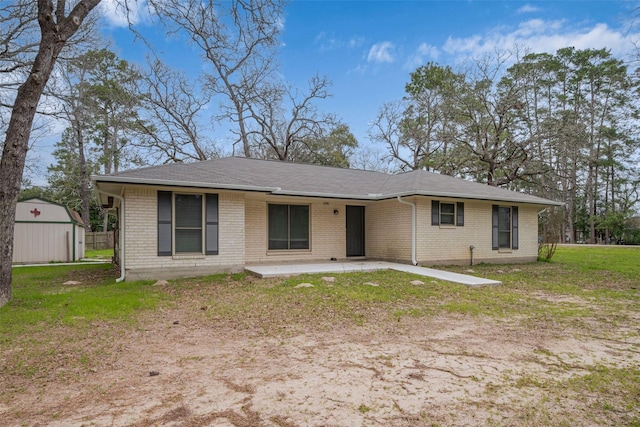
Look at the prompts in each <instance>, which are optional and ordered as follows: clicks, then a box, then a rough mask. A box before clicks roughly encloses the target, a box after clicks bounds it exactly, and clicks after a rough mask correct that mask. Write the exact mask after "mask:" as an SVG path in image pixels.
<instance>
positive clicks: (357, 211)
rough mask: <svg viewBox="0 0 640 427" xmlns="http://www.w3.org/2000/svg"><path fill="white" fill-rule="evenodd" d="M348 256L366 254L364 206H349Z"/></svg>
mask: <svg viewBox="0 0 640 427" xmlns="http://www.w3.org/2000/svg"><path fill="white" fill-rule="evenodd" d="M347 256H364V206H347Z"/></svg>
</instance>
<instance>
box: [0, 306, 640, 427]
mask: <svg viewBox="0 0 640 427" xmlns="http://www.w3.org/2000/svg"><path fill="white" fill-rule="evenodd" d="M197 306H198V304H196V303H194V304H193V305H192V307H191V308H189V307H188V306H187V307H185V306H184V305H183V308H174V309H171V310H167V309H165V310H157V311H155V312H154V313H152V314H150V315H148V316H146V318H145V319H144V320H143V321H142V322H141V324H140V325H138V326H137V327H135V328H128V329H126V330H120V331H114V330H111V329H110V328H109V326H108V325H102V326H101V327H100V326H99V327H97V328H96V329H95V330H94V332H93V333H91V334H89V335H88V336H87V337H85V338H84V339H82V340H79V341H76V342H74V343H66V344H63V345H59V344H58V347H57V348H55V349H52V351H54V352H57V355H56V357H54V358H46V359H44V360H47V361H48V362H47V363H48V365H49V366H47V367H46V369H43V370H42V371H41V373H40V374H38V375H36V376H34V377H32V378H29V379H25V378H24V377H23V376H11V375H8V376H7V375H3V380H2V382H3V383H4V384H3V385H2V388H3V389H4V390H5V396H9V397H8V398H5V399H3V401H2V404H1V405H0V415H1V416H2V418H3V423H7V425H14V424H23V423H25V422H26V423H27V424H30V425H50V426H68V425H109V426H127V425H131V426H156V425H172V426H240V427H244V426H281V427H282V426H287V427H292V426H347V427H348V426H362V425H367V426H431V425H485V424H489V423H490V424H492V425H515V424H518V425H522V424H524V425H536V424H548V423H549V421H550V420H554V419H557V417H560V418H561V419H563V420H567V419H570V420H573V421H575V422H577V423H578V424H581V425H589V424H597V423H594V422H593V419H591V418H585V415H584V410H585V408H587V407H588V405H590V404H591V403H590V402H589V401H588V400H585V398H584V397H583V396H581V395H579V394H575V393H572V392H570V391H567V392H566V393H559V394H557V393H556V391H557V390H553V389H550V388H552V387H553V386H554V385H558V384H561V382H562V381H563V380H567V379H570V378H574V377H577V376H582V375H585V374H586V373H587V372H588V370H589V367H590V366H596V365H606V366H616V367H618V368H624V367H625V366H634V365H635V366H637V365H638V363H639V362H640V355H639V354H638V351H637V349H638V347H639V346H640V342H639V340H638V338H637V334H636V335H635V336H634V337H632V338H629V337H628V336H627V338H624V339H623V338H622V337H619V339H617V340H616V339H613V338H611V337H612V336H615V335H616V331H615V330H611V328H609V330H608V331H607V337H608V338H607V339H604V338H599V337H598V336H594V335H590V336H580V335H579V334H578V333H577V331H570V330H556V329H554V328H553V327H552V325H548V324H544V323H540V324H538V325H536V326H534V327H531V325H530V324H528V326H523V325H522V324H521V323H520V322H518V321H517V320H511V321H498V320H495V319H490V318H477V317H462V316H454V315H450V316H442V315H440V316H437V317H421V318H413V317H403V318H401V319H400V320H399V321H395V322H390V321H389V320H388V319H383V318H382V317H381V318H380V321H379V322H376V321H373V322H368V323H367V324H366V325H364V326H349V325H341V324H340V322H338V324H336V325H334V327H333V328H332V329H331V330H327V329H326V328H314V327H313V326H309V327H308V330H307V331H306V332H304V333H297V332H293V333H283V334H275V335H274V334H266V333H264V332H261V331H260V329H258V328H247V327H244V326H242V327H239V326H238V325H233V324H228V323H226V322H224V321H216V320H213V321H212V320H211V319H208V318H207V317H206V316H204V315H203V312H202V310H199V309H197V308H195V307H197ZM176 321H178V323H176ZM59 332H60V333H61V334H62V333H63V330H60V331H59ZM627 335H628V333H627ZM58 338H61V337H58ZM51 339H52V346H53V345H54V342H55V341H56V339H55V337H52V338H51ZM89 348H91V349H93V350H94V352H89V354H90V357H89V359H90V361H89V362H87V363H86V365H82V364H80V368H77V367H76V368H74V369H67V367H66V365H67V364H65V358H73V357H77V354H74V353H75V352H81V351H85V352H86V351H87V349H89ZM14 350H15V349H14ZM4 357H5V358H6V357H9V352H7V353H5V354H4ZM72 365H73V366H77V365H78V364H77V363H76V364H72ZM152 371H155V373H157V375H150V372H152ZM546 384H548V386H547V385H546ZM7 390H9V394H7ZM549 395H553V396H554V399H555V400H553V401H550V400H549ZM626 411H627V412H621V413H620V414H617V415H615V416H614V418H613V419H614V420H615V421H619V423H618V424H624V423H625V422H626V421H628V420H630V419H633V417H636V419H637V417H638V416H639V413H638V409H637V408H635V409H631V410H626ZM567 414H569V416H567ZM608 419H609V420H611V417H609V418H608Z"/></svg>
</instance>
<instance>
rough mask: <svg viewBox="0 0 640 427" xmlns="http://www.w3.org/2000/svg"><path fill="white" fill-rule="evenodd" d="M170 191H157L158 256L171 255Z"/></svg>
mask: <svg viewBox="0 0 640 427" xmlns="http://www.w3.org/2000/svg"><path fill="white" fill-rule="evenodd" d="M171 198H172V194H171V191H158V256H171V255H172V252H173V251H172V249H173V248H172V242H171Z"/></svg>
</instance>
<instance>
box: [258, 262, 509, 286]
mask: <svg viewBox="0 0 640 427" xmlns="http://www.w3.org/2000/svg"><path fill="white" fill-rule="evenodd" d="M245 270H246V271H248V272H250V273H252V274H255V275H257V276H259V277H278V276H297V275H299V274H321V273H350V272H356V271H377V270H397V271H404V272H406V273H411V274H416V275H419V276H424V277H431V278H434V279H438V280H446V281H448V282H454V283H461V284H463V285H467V286H486V285H501V284H502V282H500V281H498V280H490V279H483V278H481V277H475V276H469V275H467V274H459V273H450V272H448V271H442V270H436V269H433V268H426V267H419V266H415V265H409V264H398V263H395V262H386V261H348V262H337V261H333V262H318V263H309V264H265V265H249V266H246V267H245Z"/></svg>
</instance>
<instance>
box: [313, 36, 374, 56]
mask: <svg viewBox="0 0 640 427" xmlns="http://www.w3.org/2000/svg"><path fill="white" fill-rule="evenodd" d="M315 42H316V44H318V45H319V46H320V51H321V52H327V51H330V50H337V49H343V48H347V49H355V48H357V47H360V46H362V43H364V37H359V36H353V37H351V38H350V39H347V40H344V39H342V38H340V37H336V36H335V35H334V34H328V33H327V32H326V31H322V32H321V33H319V34H318V35H317V36H316V38H315Z"/></svg>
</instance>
